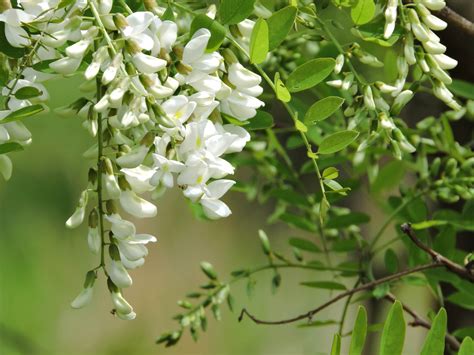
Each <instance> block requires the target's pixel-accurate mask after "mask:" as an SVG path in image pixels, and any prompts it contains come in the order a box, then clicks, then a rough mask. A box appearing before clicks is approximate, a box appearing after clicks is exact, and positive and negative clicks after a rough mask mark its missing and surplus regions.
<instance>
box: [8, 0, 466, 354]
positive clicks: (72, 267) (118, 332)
mask: <svg viewBox="0 0 474 355" xmlns="http://www.w3.org/2000/svg"><path fill="white" fill-rule="evenodd" d="M463 4H464V5H463ZM450 5H452V6H454V7H456V6H459V9H460V10H461V11H462V12H461V13H463V15H465V16H467V17H470V18H474V5H473V4H472V0H467V1H465V2H462V1H451V3H450ZM463 6H464V7H463ZM444 36H445V38H443V43H444V42H446V44H447V46H448V48H449V51H451V52H449V51H448V54H450V55H452V56H454V57H456V58H457V59H459V60H460V62H461V64H460V69H459V70H458V71H457V72H455V75H456V76H457V77H460V78H464V79H467V80H469V79H471V80H472V79H474V77H473V71H472V59H473V56H472V51H473V50H474V45H472V41H471V42H464V43H462V41H460V40H459V38H457V35H456V33H455V32H454V33H449V32H447V34H444ZM469 43H471V44H470V45H469ZM468 66H469V67H468ZM463 68H468V69H464V71H463ZM78 84H80V78H70V79H62V80H58V81H55V82H52V83H51V84H50V85H49V87H48V89H49V90H50V94H51V97H52V100H51V105H52V107H58V106H61V105H65V104H68V103H70V102H71V101H73V100H74V99H75V97H77V96H76V95H77V92H78V88H77V87H78ZM422 100H425V101H422V103H423V104H426V100H427V101H428V102H429V109H430V110H431V111H433V110H436V107H435V106H436V105H438V103H435V101H434V100H433V99H432V98H430V99H427V98H422ZM414 106H415V105H414ZM433 107H434V108H433ZM418 114H420V113H419V112H418ZM26 124H27V126H28V128H29V129H30V130H31V132H32V134H33V138H34V141H33V144H32V145H31V146H30V147H29V148H27V150H26V151H24V152H21V153H14V154H11V157H12V160H13V162H14V172H13V177H12V179H11V181H9V182H8V183H5V182H4V181H0V354H2V355H3V354H51V355H62V354H65V355H96V354H97V355H102V354H103V355H107V354H110V355H112V354H114V355H115V354H137V355H141V354H143V355H145V354H318V353H328V352H329V349H330V347H331V341H332V335H333V333H334V332H335V330H336V328H335V327H332V326H329V327H325V328H304V329H299V328H297V327H296V326H295V325H286V326H259V325H255V324H253V323H251V322H250V321H248V320H245V321H243V322H242V323H238V322H237V316H238V314H237V313H231V312H229V311H228V310H227V308H226V307H225V306H224V307H223V314H222V315H223V320H222V321H220V322H217V321H214V320H212V319H210V322H209V325H208V331H207V332H206V333H204V334H202V335H201V337H200V339H199V341H198V342H197V343H195V342H194V341H193V340H192V339H191V337H190V336H189V334H185V335H184V336H183V339H182V340H181V341H180V343H179V344H178V345H177V346H176V347H174V348H169V349H165V348H164V347H162V346H157V345H155V344H154V342H155V340H156V338H157V337H158V335H159V334H161V333H162V332H164V331H167V330H173V329H175V326H176V322H175V321H173V320H172V319H171V318H172V316H173V315H174V314H176V313H177V312H178V311H179V307H178V306H177V304H176V301H177V300H179V299H182V298H183V297H184V294H185V293H187V292H189V291H193V290H196V289H197V288H198V286H199V285H200V284H202V283H203V282H205V277H204V276H203V274H202V273H201V271H200V270H199V263H200V262H201V261H203V260H207V261H209V262H211V263H212V264H213V265H214V266H215V268H216V270H217V271H218V273H219V274H220V276H221V277H222V278H223V279H226V278H227V275H228V274H229V272H230V271H231V270H234V269H238V268H240V267H246V266H251V265H255V266H257V265H263V264H264V263H265V262H266V261H265V258H264V257H263V256H262V254H261V251H260V245H259V243H258V238H257V230H258V229H260V228H262V229H265V231H266V232H267V234H268V235H269V236H270V238H271V242H272V244H273V245H275V246H276V248H278V247H279V246H281V248H285V245H286V239H287V237H289V236H303V234H302V233H300V232H298V231H295V230H290V229H287V228H286V227H284V226H282V225H275V226H268V225H267V224H266V218H267V216H268V214H269V212H270V211H271V206H269V205H260V204H257V203H255V202H248V201H247V200H246V199H245V197H244V196H243V195H241V194H239V193H235V192H234V193H230V194H229V195H228V197H227V199H226V201H227V202H228V204H229V205H230V206H231V209H232V211H233V214H232V216H231V217H230V218H227V219H225V220H221V221H217V222H203V221H198V220H196V219H195V218H194V217H193V214H192V212H191V210H190V209H189V206H188V205H187V203H186V202H185V200H184V198H183V197H182V196H181V193H180V191H170V192H168V193H167V194H166V195H165V196H164V197H163V198H161V199H160V200H159V201H158V204H157V205H158V216H157V217H156V218H153V219H151V220H145V221H136V222H137V229H138V230H139V231H141V232H144V233H150V234H154V235H156V236H157V237H158V243H156V244H153V245H151V246H150V248H149V250H150V255H149V256H148V257H147V261H146V264H145V266H144V267H142V268H139V269H137V270H135V271H133V272H132V273H131V274H132V277H133V280H134V285H133V287H131V288H130V289H129V290H126V291H125V297H126V298H127V300H129V302H130V303H131V304H132V305H133V306H134V308H135V310H136V312H137V314H138V316H137V318H136V320H134V321H129V322H126V321H121V320H119V319H116V318H115V317H114V316H113V315H111V314H110V310H111V309H112V305H111V302H110V299H109V295H108V291H107V290H106V287H105V285H104V282H103V279H99V280H98V281H99V282H97V283H96V287H95V295H94V300H93V303H92V304H91V305H89V306H88V307H87V308H85V309H82V310H73V309H71V308H70V306H69V303H70V301H71V300H72V299H73V298H74V297H75V296H76V294H77V293H78V292H79V291H80V290H81V287H82V283H83V278H84V274H85V272H86V271H87V270H89V269H91V268H92V267H94V266H95V265H96V264H97V259H96V257H94V256H92V255H91V254H90V253H89V251H88V249H87V242H86V233H87V227H86V226H85V225H84V226H82V227H80V228H78V229H76V230H68V229H66V228H65V226H64V222H65V221H66V219H67V218H68V217H69V215H70V214H71V213H72V211H73V210H74V208H75V205H76V202H77V198H78V197H79V194H80V191H81V190H82V189H83V188H84V186H85V183H86V180H87V176H86V174H87V169H88V167H89V164H90V162H88V161H87V160H86V159H84V158H82V153H83V152H84V151H85V150H86V149H87V148H88V147H89V146H90V145H91V144H92V143H93V140H92V138H91V137H90V136H89V135H88V134H87V132H86V131H85V130H84V129H83V128H82V127H81V122H80V121H79V120H78V119H77V117H69V118H62V117H59V116H58V115H56V114H55V113H54V112H49V113H46V114H43V115H41V116H38V117H35V118H30V119H29V120H28V122H26ZM357 201H358V204H357V209H358V210H360V211H365V212H366V213H369V214H370V215H371V216H372V221H373V222H374V223H372V224H371V227H370V228H371V230H367V234H368V235H370V233H371V232H372V231H376V230H377V229H378V227H379V222H378V221H382V218H381V216H382V212H381V211H380V210H379V208H378V205H377V204H376V203H375V202H374V201H372V200H370V199H369V200H367V197H365V198H364V199H360V198H359V199H357ZM361 201H363V202H361ZM391 233H393V232H391ZM388 238H390V235H387V239H388ZM400 252H401V251H400ZM271 276H272V273H271V271H270V272H268V273H267V274H265V273H262V274H261V275H258V276H257V277H256V280H257V281H258V282H257V286H256V291H255V294H254V296H253V298H251V299H249V298H248V297H247V295H246V292H245V287H246V285H245V282H243V283H241V284H239V283H237V284H235V285H234V286H233V293H234V295H235V296H236V301H237V302H236V309H237V310H239V309H240V308H241V307H243V306H245V307H247V308H248V309H250V310H251V311H253V312H254V313H256V314H258V315H259V316H261V317H262V318H270V319H271V318H273V319H279V318H284V317H287V316H291V315H295V314H299V313H301V312H303V311H305V310H308V309H310V308H311V307H314V306H316V305H318V304H320V303H322V302H324V301H325V300H327V299H328V298H329V297H330V296H331V295H330V292H329V291H321V290H312V289H304V291H305V292H302V291H303V290H302V289H300V288H299V287H298V283H299V282H301V281H308V280H315V279H321V280H327V279H330V278H331V277H332V276H331V275H330V274H327V273H326V274H325V273H323V272H321V273H314V272H311V273H307V274H304V273H301V272H300V271H283V272H282V276H283V282H282V287H281V288H280V290H279V291H278V292H277V293H276V294H275V295H272V293H271V288H270V282H271ZM397 295H398V296H399V297H400V298H401V299H402V300H409V302H410V305H411V306H413V307H414V308H416V309H417V310H418V311H419V313H420V314H423V315H425V314H426V312H427V311H428V309H429V308H430V306H431V304H432V302H433V299H432V297H431V295H430V294H429V292H428V291H427V290H425V289H424V288H421V287H414V286H409V287H408V286H404V287H403V288H399V289H398V290H397ZM369 306H370V305H369ZM386 306H388V304H387V305H383V304H382V306H379V307H378V308H369V316H370V318H371V322H377V321H380V320H381V319H384V317H385V314H386V311H387V307H386ZM341 308H342V303H338V304H336V305H334V306H332V307H331V308H329V309H327V310H325V311H324V312H322V313H321V314H320V315H319V316H318V317H319V319H321V320H328V319H338V318H339V315H340V314H341ZM355 312H356V307H355V306H354V305H353V306H351V308H350V310H349V315H348V320H347V323H346V330H348V329H350V326H351V324H352V321H353V318H354V316H355ZM464 316H466V314H464ZM211 317H212V316H211ZM461 317H462V316H461ZM408 318H409V317H407V319H408ZM425 334H426V331H425V330H423V329H418V328H415V329H413V328H411V329H410V330H409V331H408V334H407V340H406V343H405V353H406V354H416V353H417V350H418V349H419V348H420V346H421V343H422V340H423V338H424V336H425ZM343 341H344V343H343V344H345V347H344V345H343V349H344V348H346V349H347V345H348V341H349V337H346V338H344V340H343ZM377 344H378V335H377V336H373V337H371V338H370V342H369V344H368V346H367V347H366V350H367V353H368V354H371V353H373V354H375V353H376V349H377V348H378V346H377Z"/></svg>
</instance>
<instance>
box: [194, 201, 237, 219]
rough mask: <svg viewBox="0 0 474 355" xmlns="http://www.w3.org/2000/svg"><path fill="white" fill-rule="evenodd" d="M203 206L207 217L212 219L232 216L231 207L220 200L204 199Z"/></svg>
mask: <svg viewBox="0 0 474 355" xmlns="http://www.w3.org/2000/svg"><path fill="white" fill-rule="evenodd" d="M201 205H202V207H203V210H204V213H205V215H206V216H207V217H208V218H210V219H219V218H224V217H228V216H229V215H231V214H232V212H231V210H230V209H229V207H228V206H227V205H226V204H225V203H224V202H222V201H220V200H213V199H202V200H201Z"/></svg>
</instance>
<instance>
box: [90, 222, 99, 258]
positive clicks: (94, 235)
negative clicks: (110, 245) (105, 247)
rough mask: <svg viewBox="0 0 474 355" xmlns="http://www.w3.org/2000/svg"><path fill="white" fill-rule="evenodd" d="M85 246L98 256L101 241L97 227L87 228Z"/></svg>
mask: <svg viewBox="0 0 474 355" xmlns="http://www.w3.org/2000/svg"><path fill="white" fill-rule="evenodd" d="M87 244H88V246H89V250H90V251H91V252H92V253H94V254H98V253H99V251H100V248H101V246H102V240H101V238H100V233H99V227H97V226H96V227H94V228H93V227H89V230H88V232H87Z"/></svg>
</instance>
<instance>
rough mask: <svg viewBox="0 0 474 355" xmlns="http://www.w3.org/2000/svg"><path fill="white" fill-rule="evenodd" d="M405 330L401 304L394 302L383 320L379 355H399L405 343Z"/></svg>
mask: <svg viewBox="0 0 474 355" xmlns="http://www.w3.org/2000/svg"><path fill="white" fill-rule="evenodd" d="M405 330H406V324H405V318H404V317H403V307H402V304H401V303H400V302H399V301H395V303H394V304H393V305H392V307H391V308H390V312H389V313H388V316H387V319H386V320H385V324H384V327H383V332H382V339H381V340H380V352H379V355H400V354H401V353H402V351H403V343H404V342H405Z"/></svg>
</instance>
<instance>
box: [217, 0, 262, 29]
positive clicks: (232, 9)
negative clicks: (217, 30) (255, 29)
mask: <svg viewBox="0 0 474 355" xmlns="http://www.w3.org/2000/svg"><path fill="white" fill-rule="evenodd" d="M254 4H255V0H242V1H235V0H221V1H220V6H219V18H220V21H221V23H222V24H230V25H231V24H236V23H239V22H240V21H242V20H245V19H246V18H247V17H248V16H249V15H250V14H251V13H252V11H253V7H254Z"/></svg>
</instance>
